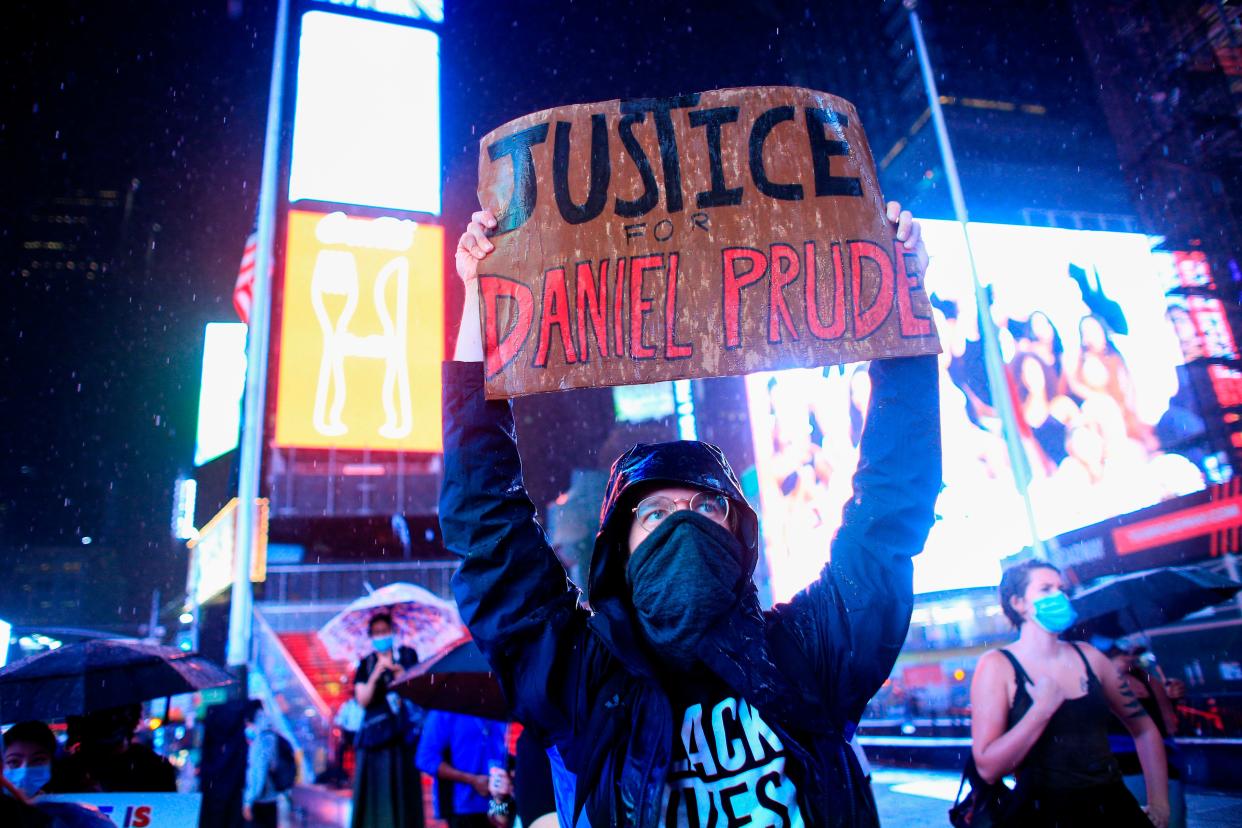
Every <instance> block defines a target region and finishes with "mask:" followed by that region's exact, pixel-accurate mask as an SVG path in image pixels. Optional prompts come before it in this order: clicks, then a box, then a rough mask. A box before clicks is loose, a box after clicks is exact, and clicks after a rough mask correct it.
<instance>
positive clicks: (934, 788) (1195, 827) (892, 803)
mask: <svg viewBox="0 0 1242 828" xmlns="http://www.w3.org/2000/svg"><path fill="white" fill-rule="evenodd" d="M960 781H961V775H960V774H958V773H952V772H949V771H930V770H897V769H891V768H880V767H877V768H876V769H875V772H874V773H873V774H872V777H871V786H872V789H873V790H874V791H875V799H876V806H877V807H878V808H879V811H880V824H881V825H882V826H884V828H932V826H937V825H948V824H949V816H948V811H949V807H950V806H951V805H952V804H953V801H954V799H956V797H957V788H958V784H959V782H960ZM1186 812H1187V815H1188V819H1187V823H1188V826H1189V828H1233V826H1238V828H1242V794H1238V793H1225V792H1221V791H1213V790H1205V789H1203V788H1191V789H1190V790H1189V792H1188V793H1187V794H1186ZM1101 828H1103V826H1101Z"/></svg>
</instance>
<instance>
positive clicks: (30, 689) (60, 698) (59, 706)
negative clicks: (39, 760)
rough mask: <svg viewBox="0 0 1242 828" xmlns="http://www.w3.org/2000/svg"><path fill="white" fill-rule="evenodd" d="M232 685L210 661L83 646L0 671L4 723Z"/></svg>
mask: <svg viewBox="0 0 1242 828" xmlns="http://www.w3.org/2000/svg"><path fill="white" fill-rule="evenodd" d="M232 681H233V677H232V676H230V675H229V674H228V673H226V672H225V671H224V670H221V669H220V668H219V667H216V666H215V665H214V664H212V663H211V662H210V661H207V660H206V659H204V658H201V657H200V656H197V655H193V654H191V653H186V652H182V651H181V650H178V649H176V648H175V647H160V646H158V645H155V644H145V643H143V642H141V641H123V640H122V641H118V640H97V641H83V642H81V643H78V644H69V645H66V646H64V647H60V648H58V649H55V650H49V651H48V652H46V653H39V654H38V655H33V656H30V657H29V658H23V659H22V660H21V661H15V662H13V663H12V664H10V665H9V666H7V667H5V668H4V669H2V670H0V722H19V721H24V720H26V719H59V718H63V717H65V716H72V715H77V714H80V713H89V712H91V711H93V710H103V709H106V708H109V707H119V706H121V705H124V704H135V703H137V702H142V701H146V700H147V699H156V698H161V697H164V696H175V695H177V694H178V693H192V692H194V691H196V690H206V689H207V688H209V687H221V686H223V685H225V684H229V683H231V682H232Z"/></svg>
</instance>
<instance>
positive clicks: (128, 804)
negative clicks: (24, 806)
mask: <svg viewBox="0 0 1242 828" xmlns="http://www.w3.org/2000/svg"><path fill="white" fill-rule="evenodd" d="M202 801H203V795H202V794H197V793H191V794H180V793H176V794H175V793H96V794H48V795H46V796H41V797H39V798H38V799H37V800H36V802H68V803H72V804H77V805H86V806H88V807H90V808H94V809H96V810H97V811H99V812H100V813H101V814H103V815H104V816H106V817H107V818H108V819H110V820H112V822H113V823H114V824H115V825H116V826H117V828H193V826H195V825H198V811H199V808H200V806H201V805H202Z"/></svg>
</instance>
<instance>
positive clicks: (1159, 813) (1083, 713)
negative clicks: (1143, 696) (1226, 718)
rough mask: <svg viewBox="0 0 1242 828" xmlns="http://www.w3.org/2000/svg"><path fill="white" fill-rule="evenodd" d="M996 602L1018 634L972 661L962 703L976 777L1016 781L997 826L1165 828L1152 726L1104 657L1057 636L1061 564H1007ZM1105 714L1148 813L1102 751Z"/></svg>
mask: <svg viewBox="0 0 1242 828" xmlns="http://www.w3.org/2000/svg"><path fill="white" fill-rule="evenodd" d="M1000 603H1001V609H1002V610H1003V611H1004V613H1005V616H1006V617H1007V618H1008V619H1009V620H1010V622H1011V623H1012V624H1013V625H1014V626H1015V627H1016V628H1017V629H1018V640H1017V641H1016V642H1014V643H1013V644H1012V645H1010V646H1009V647H1007V648H1004V649H1000V650H993V651H991V652H988V653H986V654H984V656H983V657H982V658H981V659H979V666H978V667H977V669H976V670H975V675H974V679H973V680H972V682H971V687H970V703H971V709H972V716H971V737H972V739H973V745H972V747H971V752H972V755H973V758H974V762H975V767H976V768H977V769H978V772H979V776H981V777H982V778H983V780H984V781H985V782H987V783H989V784H996V783H998V782H1000V780H1001V778H1002V777H1004V776H1006V775H1008V774H1010V773H1014V774H1016V775H1017V778H1018V785H1017V788H1016V789H1015V791H1014V796H1013V797H1012V799H1011V801H1010V802H1009V803H1008V805H1007V806H1006V809H1005V810H1006V811H1007V813H1006V814H1005V816H1004V818H1003V824H1005V825H1014V826H1040V828H1044V826H1047V827H1048V828H1073V826H1091V827H1092V828H1098V826H1104V825H1107V826H1110V828H1112V826H1136V828H1138V827H1139V826H1146V825H1150V824H1152V823H1154V824H1155V825H1157V826H1158V828H1166V826H1167V825H1168V822H1169V784H1168V767H1167V763H1166V761H1165V754H1164V745H1163V743H1162V742H1161V738H1160V731H1159V730H1157V728H1156V725H1155V724H1154V723H1153V722H1152V720H1151V717H1150V716H1148V715H1147V711H1146V710H1144V709H1143V705H1142V704H1140V703H1139V701H1138V699H1136V698H1135V697H1134V694H1133V693H1132V692H1131V691H1130V688H1129V686H1128V685H1127V684H1126V683H1125V682H1124V681H1122V678H1121V676H1120V675H1119V674H1118V671H1117V669H1116V668H1115V667H1114V666H1113V665H1112V663H1111V662H1110V661H1109V660H1108V658H1107V657H1106V656H1105V655H1104V654H1103V653H1101V652H1100V651H1099V650H1097V649H1096V648H1095V647H1092V646H1091V645H1090V644H1084V643H1077V642H1073V643H1070V642H1065V641H1061V640H1060V638H1059V636H1060V634H1061V633H1063V632H1065V631H1066V630H1068V629H1069V628H1070V627H1072V626H1073V625H1074V621H1075V612H1074V608H1073V606H1072V605H1071V604H1070V601H1069V597H1068V596H1067V595H1066V594H1065V592H1064V590H1063V588H1062V585H1061V572H1060V570H1058V569H1057V568H1056V567H1054V566H1052V565H1051V564H1049V563H1046V562H1044V561H1038V560H1032V561H1026V562H1024V563H1021V564H1018V565H1017V566H1014V567H1011V568H1010V569H1008V570H1006V572H1005V573H1004V575H1003V576H1002V578H1001V583H1000ZM1110 711H1111V713H1112V714H1114V715H1116V716H1117V717H1118V718H1119V719H1121V721H1122V722H1123V723H1124V724H1125V726H1126V729H1127V730H1128V731H1129V732H1130V734H1131V735H1132V736H1133V738H1134V743H1135V745H1136V747H1137V751H1138V756H1139V760H1140V762H1141V764H1142V768H1143V776H1144V779H1145V781H1146V789H1147V807H1146V809H1145V810H1146V814H1144V809H1143V808H1140V807H1139V804H1138V802H1137V801H1135V799H1134V797H1133V796H1132V795H1131V794H1130V792H1129V791H1128V790H1127V789H1126V786H1125V784H1124V783H1123V782H1122V777H1121V770H1120V768H1119V767H1118V764H1117V760H1116V759H1115V758H1114V757H1113V754H1112V751H1111V750H1110V748H1109V741H1108V720H1109V713H1110Z"/></svg>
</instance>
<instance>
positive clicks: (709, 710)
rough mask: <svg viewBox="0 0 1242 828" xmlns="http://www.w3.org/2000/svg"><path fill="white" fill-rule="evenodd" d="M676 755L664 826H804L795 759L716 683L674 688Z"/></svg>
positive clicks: (755, 713)
mask: <svg viewBox="0 0 1242 828" xmlns="http://www.w3.org/2000/svg"><path fill="white" fill-rule="evenodd" d="M672 684H673V685H674V686H678V687H679V689H678V690H676V691H673V693H671V694H670V698H671V700H672V702H673V754H672V764H671V765H670V766H669V773H668V779H667V782H666V783H665V786H664V803H663V809H662V811H661V813H662V819H661V822H660V824H661V826H664V828H725V826H731V825H742V824H745V825H746V826H748V828H763V826H775V825H780V826H785V828H803V827H804V826H805V824H806V822H805V819H804V817H803V814H802V810H801V807H800V806H799V804H798V791H797V788H796V786H795V785H794V781H793V779H792V778H791V777H790V776H789V775H788V774H787V773H786V770H787V768H788V765H789V763H790V762H791V761H792V758H791V757H790V756H789V755H788V753H787V751H786V750H785V746H784V745H783V744H782V743H781V739H780V737H779V736H777V735H776V733H775V732H773V731H772V729H771V728H770V727H768V725H767V723H766V722H764V720H763V717H762V715H761V714H760V713H759V711H758V710H756V709H755V708H753V707H751V706H750V705H749V704H748V703H747V702H746V700H745V699H742V698H739V697H738V696H737V694H736V693H734V692H733V691H732V690H730V689H729V688H728V687H726V686H724V685H723V684H721V683H719V682H713V681H709V682H706V683H699V684H698V686H687V683H686V682H673V683H672Z"/></svg>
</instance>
